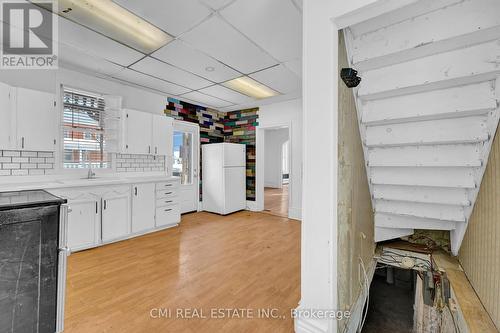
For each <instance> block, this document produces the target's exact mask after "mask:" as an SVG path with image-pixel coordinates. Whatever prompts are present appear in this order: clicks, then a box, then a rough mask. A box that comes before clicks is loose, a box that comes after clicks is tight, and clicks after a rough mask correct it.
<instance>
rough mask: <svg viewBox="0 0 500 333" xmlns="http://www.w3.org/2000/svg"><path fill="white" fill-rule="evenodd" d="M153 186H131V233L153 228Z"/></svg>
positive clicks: (154, 206)
mask: <svg viewBox="0 0 500 333" xmlns="http://www.w3.org/2000/svg"><path fill="white" fill-rule="evenodd" d="M155 208H156V205H155V184H154V183H153V184H136V185H133V186H132V232H133V233H136V232H141V231H145V230H149V229H153V228H154V227H155Z"/></svg>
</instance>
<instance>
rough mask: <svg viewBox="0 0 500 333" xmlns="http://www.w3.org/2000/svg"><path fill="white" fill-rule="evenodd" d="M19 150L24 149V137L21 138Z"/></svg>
mask: <svg viewBox="0 0 500 333" xmlns="http://www.w3.org/2000/svg"><path fill="white" fill-rule="evenodd" d="M21 148H22V149H24V136H23V137H22V138H21Z"/></svg>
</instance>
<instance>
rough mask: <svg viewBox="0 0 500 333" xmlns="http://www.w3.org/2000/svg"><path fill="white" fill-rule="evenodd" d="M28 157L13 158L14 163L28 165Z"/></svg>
mask: <svg viewBox="0 0 500 333" xmlns="http://www.w3.org/2000/svg"><path fill="white" fill-rule="evenodd" d="M28 161H29V158H28V157H12V163H28Z"/></svg>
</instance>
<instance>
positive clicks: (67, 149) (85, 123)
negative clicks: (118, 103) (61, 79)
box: [63, 89, 111, 169]
mask: <svg viewBox="0 0 500 333" xmlns="http://www.w3.org/2000/svg"><path fill="white" fill-rule="evenodd" d="M63 102H64V114H63V138H64V151H63V167H64V168H69V169H81V168H89V167H92V168H97V169H103V168H110V167H111V162H110V160H111V159H110V154H109V153H108V152H107V151H106V136H105V103H104V99H103V98H102V96H98V95H93V94H90V93H85V92H82V91H76V90H68V89H65V90H64V100H63Z"/></svg>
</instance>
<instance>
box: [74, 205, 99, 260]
mask: <svg viewBox="0 0 500 333" xmlns="http://www.w3.org/2000/svg"><path fill="white" fill-rule="evenodd" d="M70 207H71V212H70V213H69V214H68V247H69V248H70V250H71V251H77V250H83V249H87V248H91V247H94V246H97V245H99V238H100V230H99V225H100V223H99V202H98V201H97V200H82V201H73V202H70Z"/></svg>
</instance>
